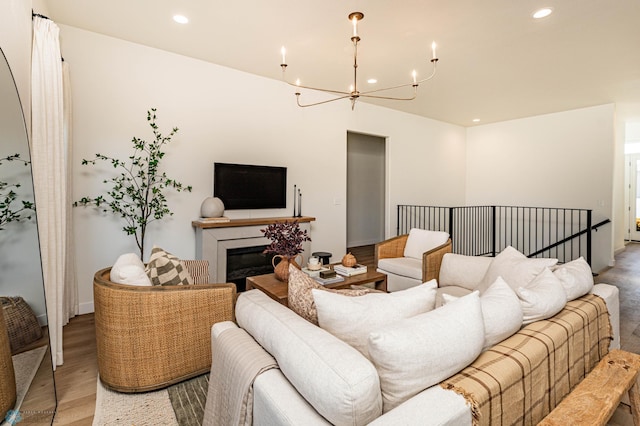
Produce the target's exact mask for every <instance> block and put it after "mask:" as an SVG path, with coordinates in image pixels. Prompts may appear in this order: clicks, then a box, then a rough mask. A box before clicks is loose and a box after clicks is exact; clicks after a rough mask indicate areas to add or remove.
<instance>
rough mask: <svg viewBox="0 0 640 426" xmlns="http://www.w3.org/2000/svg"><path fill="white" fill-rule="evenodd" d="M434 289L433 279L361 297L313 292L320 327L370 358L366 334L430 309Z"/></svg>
mask: <svg viewBox="0 0 640 426" xmlns="http://www.w3.org/2000/svg"><path fill="white" fill-rule="evenodd" d="M436 287H437V283H436V280H431V281H429V282H428V283H424V284H420V285H418V286H416V287H412V288H409V289H407V290H402V291H396V292H394V293H371V294H366V295H364V296H360V297H344V296H341V295H339V294H333V293H328V292H325V291H319V290H312V291H313V298H314V299H315V301H316V308H317V309H318V323H319V325H320V327H322V328H323V329H325V330H327V331H328V332H329V333H331V334H333V335H334V336H336V337H337V338H339V339H341V340H343V341H344V342H346V343H348V344H349V345H351V346H353V347H354V348H356V349H357V350H359V351H360V352H361V353H362V354H363V355H364V356H366V357H369V353H368V350H367V339H368V337H369V333H370V332H372V331H373V330H377V329H379V328H381V327H383V326H385V325H387V324H391V323H393V322H394V321H398V320H400V319H403V318H409V317H412V316H414V315H418V314H421V313H424V312H428V311H430V310H432V309H433V308H434V307H435V300H436Z"/></svg>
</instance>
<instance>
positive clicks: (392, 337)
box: [368, 292, 484, 412]
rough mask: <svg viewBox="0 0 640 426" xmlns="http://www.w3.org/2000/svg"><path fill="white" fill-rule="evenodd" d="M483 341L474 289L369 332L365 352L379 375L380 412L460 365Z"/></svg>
mask: <svg viewBox="0 0 640 426" xmlns="http://www.w3.org/2000/svg"><path fill="white" fill-rule="evenodd" d="M483 343H484V324H483V321H482V310H481V307H480V299H479V295H478V292H473V293H471V294H469V295H467V296H464V297H461V298H460V299H457V300H454V301H452V302H451V303H448V304H446V305H444V306H443V307H441V308H437V309H434V310H433V311H430V312H427V313H424V314H420V315H417V316H414V317H411V318H407V319H403V320H399V321H395V322H393V323H390V324H389V325H387V326H385V327H382V328H380V329H378V330H375V331H372V332H371V333H370V334H369V342H368V344H369V355H370V357H371V359H372V360H373V363H374V364H375V366H376V369H377V370H378V374H379V375H380V386H381V388H382V400H383V403H384V412H387V411H389V410H391V409H393V408H395V407H396V406H398V405H400V404H402V403H403V402H404V401H406V400H408V399H409V398H411V397H413V396H414V395H416V394H418V393H420V392H422V391H423V390H425V389H427V388H429V387H431V386H433V385H435V384H437V383H439V382H440V381H442V380H444V379H446V378H447V377H449V376H451V375H452V374H455V373H457V372H458V371H460V370H462V369H463V368H464V367H466V366H467V365H469V364H470V363H471V362H473V360H474V359H476V357H477V356H478V355H479V354H480V352H481V351H482V345H483Z"/></svg>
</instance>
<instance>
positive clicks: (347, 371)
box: [236, 290, 382, 425]
mask: <svg viewBox="0 0 640 426" xmlns="http://www.w3.org/2000/svg"><path fill="white" fill-rule="evenodd" d="M315 291H318V290H315ZM340 297H344V296H340ZM363 297H366V296H363ZM345 298H346V297H345ZM236 320H237V322H238V325H239V326H240V327H242V328H244V329H245V330H246V331H247V332H248V333H249V334H251V335H252V336H253V338H254V339H255V340H256V341H257V342H258V343H259V344H260V345H262V347H263V348H265V350H266V351H267V352H269V353H270V354H271V355H272V356H273V357H274V358H275V359H276V361H277V362H278V366H279V367H280V370H281V371H282V374H284V375H285V377H286V378H287V380H289V382H291V384H292V385H293V386H294V387H295V388H296V390H297V391H298V392H299V393H300V395H302V396H303V397H304V399H306V400H307V402H309V404H311V405H312V406H313V408H314V409H315V410H316V411H317V412H318V413H320V415H322V416H323V417H325V418H326V419H327V420H328V421H329V422H331V423H333V424H352V425H359V424H367V423H369V422H371V421H373V420H374V419H375V418H377V417H378V416H380V414H381V413H382V398H381V393H380V382H379V378H378V374H377V372H376V370H375V368H374V366H373V365H372V364H371V363H370V362H369V361H368V360H367V359H366V358H365V357H363V356H362V355H361V354H360V353H359V352H358V351H357V350H355V349H354V348H352V347H351V346H349V345H348V344H346V343H345V342H343V341H342V340H340V339H338V338H336V337H335V336H332V335H331V334H330V333H327V332H326V331H325V330H322V329H321V328H319V327H316V326H314V325H313V324H311V323H310V322H308V321H306V320H304V319H303V318H301V317H300V316H298V315H297V314H296V313H295V312H293V311H291V310H290V309H287V308H286V307H284V306H283V305H281V304H280V303H278V302H276V301H274V300H273V299H271V298H270V297H269V296H267V295H265V294H264V293H262V292H261V291H260V290H250V291H246V292H244V293H241V294H240V296H239V297H238V301H237V303H236Z"/></svg>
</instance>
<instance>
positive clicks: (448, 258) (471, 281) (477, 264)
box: [438, 253, 493, 291]
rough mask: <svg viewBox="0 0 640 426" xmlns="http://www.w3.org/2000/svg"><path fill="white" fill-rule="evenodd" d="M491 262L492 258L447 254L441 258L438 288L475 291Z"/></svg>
mask: <svg viewBox="0 0 640 426" xmlns="http://www.w3.org/2000/svg"><path fill="white" fill-rule="evenodd" d="M492 261H493V258H492V257H485V256H465V255H463V254H455V253H447V254H445V255H444V256H443V257H442V265H441V266H440V275H439V276H438V286H439V287H449V286H457V287H462V288H466V289H467V290H471V291H473V290H477V287H478V284H479V283H480V282H481V281H482V278H483V277H484V275H485V274H486V273H487V270H488V269H489V266H490V265H491V262H492Z"/></svg>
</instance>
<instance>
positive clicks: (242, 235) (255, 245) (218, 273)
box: [192, 216, 315, 291]
mask: <svg viewBox="0 0 640 426" xmlns="http://www.w3.org/2000/svg"><path fill="white" fill-rule="evenodd" d="M293 220H295V221H296V222H298V223H299V224H300V228H301V229H302V230H306V231H307V232H308V233H309V234H311V222H312V221H314V220H315V218H313V217H308V216H303V217H295V218H293V217H275V218H255V219H231V220H230V221H229V222H223V223H207V222H201V221H194V222H192V225H193V227H194V228H195V231H196V259H205V260H208V261H209V271H210V272H211V280H212V282H215V283H226V282H234V283H236V285H237V287H238V291H244V289H245V288H246V287H245V281H244V278H246V277H248V276H252V275H261V274H268V273H271V272H273V266H271V259H270V258H267V257H266V256H265V257H262V256H263V255H262V254H261V252H262V251H263V250H264V247H266V246H267V245H268V244H269V243H270V242H271V241H270V240H269V239H267V238H265V237H264V234H263V232H262V231H261V230H262V229H264V227H265V225H269V224H271V223H275V222H282V221H293ZM302 248H303V252H302V256H303V260H302V262H303V263H304V262H305V261H306V260H307V259H309V255H310V254H311V243H310V242H309V241H305V242H304V243H303V244H302ZM243 249H247V250H248V252H245V251H244V250H243ZM229 255H231V257H232V259H231V260H229V259H228V257H229ZM234 256H238V259H235V260H234V259H233V257H234ZM245 259H249V261H248V262H249V263H250V264H251V263H253V262H255V263H256V265H251V266H246V265H243V262H244V261H245ZM258 261H260V262H258ZM236 262H240V264H239V265H236ZM257 263H260V264H261V265H260V266H259V267H260V268H262V267H264V268H265V269H260V271H258V270H256V269H254V268H255V267H258V265H257ZM266 265H268V266H269V267H268V269H267V268H266ZM229 268H230V270H231V272H229V271H228V269H229ZM233 269H238V270H239V271H236V272H233V271H232V270H233ZM242 270H247V271H248V272H247V271H245V272H242ZM236 280H238V281H236Z"/></svg>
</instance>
